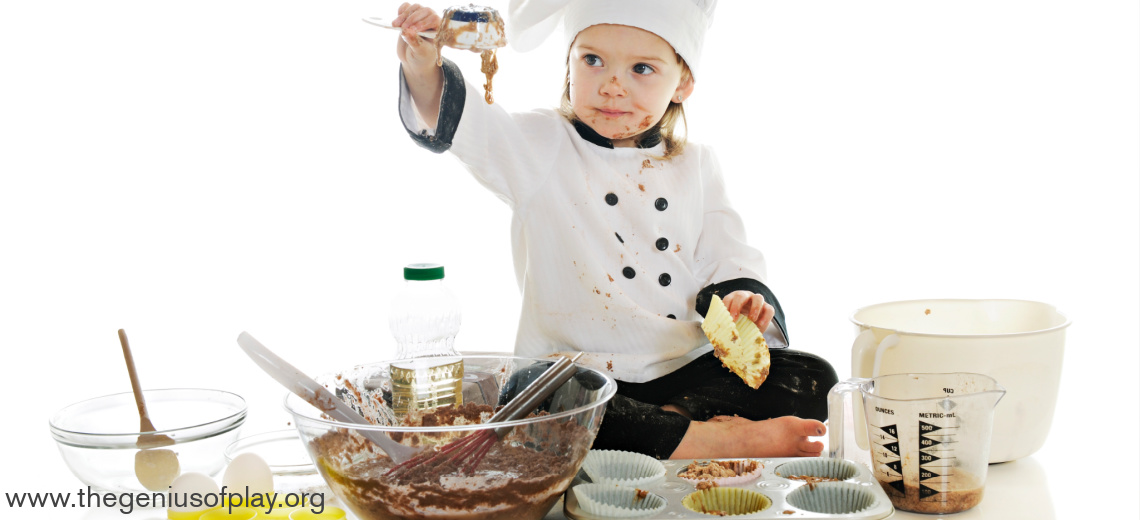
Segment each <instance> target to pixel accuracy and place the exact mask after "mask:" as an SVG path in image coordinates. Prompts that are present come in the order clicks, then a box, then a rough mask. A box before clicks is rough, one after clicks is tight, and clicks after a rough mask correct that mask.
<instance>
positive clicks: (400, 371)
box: [389, 357, 463, 417]
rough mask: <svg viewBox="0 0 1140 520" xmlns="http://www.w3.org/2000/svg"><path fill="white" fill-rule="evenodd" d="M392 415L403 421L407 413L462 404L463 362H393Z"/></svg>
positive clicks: (455, 359)
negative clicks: (394, 414) (402, 418)
mask: <svg viewBox="0 0 1140 520" xmlns="http://www.w3.org/2000/svg"><path fill="white" fill-rule="evenodd" d="M389 374H390V376H391V378H392V411H393V412H395V413H396V417H403V416H404V415H406V414H407V413H408V411H409V410H424V409H432V408H435V407H437V406H444V405H456V406H458V405H461V404H463V360H462V359H461V358H458V357H421V358H412V359H404V360H400V361H395V362H392V364H391V366H390V367H389Z"/></svg>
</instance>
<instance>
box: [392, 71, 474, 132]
mask: <svg viewBox="0 0 1140 520" xmlns="http://www.w3.org/2000/svg"><path fill="white" fill-rule="evenodd" d="M440 70H442V71H443V94H442V96H441V97H440V101H439V119H437V120H436V122H435V135H427V132H423V133H420V134H417V133H415V132H412V131H411V130H408V135H410V136H411V137H412V140H414V141H415V142H416V144H418V145H420V146H422V147H424V148H427V149H428V150H431V151H433V152H435V153H443V152H446V151H447V149H448V148H451V140H452V139H454V138H455V129H456V128H459V118H460V117H462V116H463V104H464V103H465V102H466V101H467V87H466V85H465V84H464V83H463V73H462V72H460V71H459V67H458V66H456V65H455V63H454V62H452V61H451V60H449V59H447V58H443V66H442V67H440ZM403 84H404V67H403V66H401V67H400V85H401V87H400V88H401V89H403ZM400 120H401V121H403V112H402V111H401V112H400ZM403 123H404V128H405V129H407V128H408V127H409V125H408V122H407V121H403Z"/></svg>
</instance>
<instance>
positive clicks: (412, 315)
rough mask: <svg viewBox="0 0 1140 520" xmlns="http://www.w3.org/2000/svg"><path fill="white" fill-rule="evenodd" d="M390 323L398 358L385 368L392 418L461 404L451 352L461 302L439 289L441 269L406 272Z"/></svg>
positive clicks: (459, 362)
mask: <svg viewBox="0 0 1140 520" xmlns="http://www.w3.org/2000/svg"><path fill="white" fill-rule="evenodd" d="M388 324H389V326H390V327H391V330H392V336H393V337H394V338H395V340H396V357H397V358H398V359H399V361H395V362H393V363H392V364H391V366H390V367H389V375H390V377H391V382H392V398H391V400H392V402H391V407H392V411H393V412H395V414H396V417H403V416H404V415H405V414H407V412H408V411H409V410H423V409H430V408H435V407H437V406H443V405H449V404H453V405H461V404H463V359H462V358H461V357H460V356H459V353H457V352H456V351H455V335H456V334H458V333H459V324H460V307H459V300H458V299H456V297H455V295H454V294H452V292H451V290H449V289H448V288H447V286H445V285H444V284H443V266H442V265H439V264H410V265H408V266H406V267H404V287H403V289H402V290H401V291H400V292H399V293H398V294H397V295H396V297H395V298H394V299H393V300H392V311H391V313H390V314H389V317H388Z"/></svg>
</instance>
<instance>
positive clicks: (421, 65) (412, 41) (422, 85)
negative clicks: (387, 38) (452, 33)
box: [392, 3, 443, 130]
mask: <svg viewBox="0 0 1140 520" xmlns="http://www.w3.org/2000/svg"><path fill="white" fill-rule="evenodd" d="M397 13H398V14H397V16H396V18H395V19H393V20H392V27H399V28H400V29H401V35H400V41H399V43H397V44H396V55H397V56H399V58H400V63H401V64H403V67H402V70H403V72H404V80H405V81H406V83H407V85H408V91H409V92H410V93H411V96H412V101H413V104H414V105H415V107H416V111H417V112H419V115H420V117H421V118H423V120H424V121H425V122H427V123H428V125H430V126H431V127H432V129H433V130H434V125H435V121H436V119H437V118H438V117H439V100H440V97H441V96H442V95H443V73H442V72H441V71H440V70H439V66H437V65H436V62H437V61H438V60H439V49H437V48H436V46H435V43H434V42H431V41H428V40H426V39H424V38H422V37H420V35H419V33H420V32H421V31H430V30H438V29H439V23H440V17H439V14H437V13H436V12H435V11H433V10H431V8H429V7H422V6H420V5H419V4H407V3H405V4H403V5H401V6H400V8H399V9H398V10H397Z"/></svg>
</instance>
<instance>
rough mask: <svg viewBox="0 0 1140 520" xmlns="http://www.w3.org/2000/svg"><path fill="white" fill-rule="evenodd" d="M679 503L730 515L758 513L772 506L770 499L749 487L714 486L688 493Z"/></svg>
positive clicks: (719, 514)
mask: <svg viewBox="0 0 1140 520" xmlns="http://www.w3.org/2000/svg"><path fill="white" fill-rule="evenodd" d="M681 503H682V504H684V505H685V507H686V508H688V509H689V510H690V511H696V512H698V513H704V514H707V515H717V516H731V515H747V514H752V513H758V512H760V511H763V510H765V509H768V508H769V507H771V506H772V499H770V498H768V497H767V496H766V495H764V494H762V493H757V492H755V491H752V490H750V489H744V488H721V487H716V488H712V489H706V490H704V491H697V492H696V493H690V494H688V495H687V496H685V498H684V500H682V501H681Z"/></svg>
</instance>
